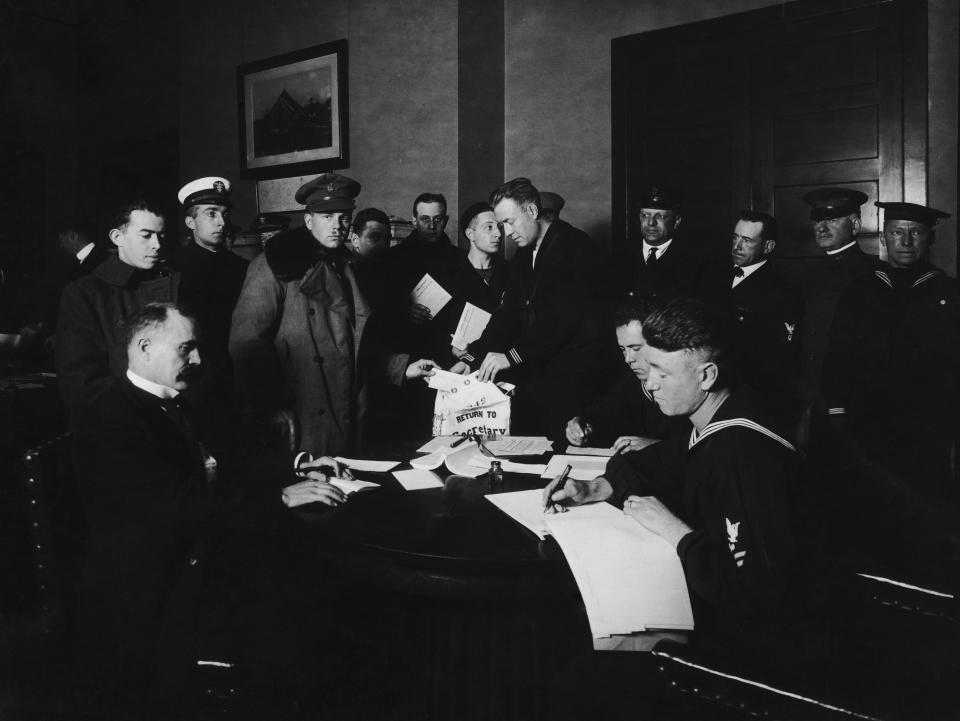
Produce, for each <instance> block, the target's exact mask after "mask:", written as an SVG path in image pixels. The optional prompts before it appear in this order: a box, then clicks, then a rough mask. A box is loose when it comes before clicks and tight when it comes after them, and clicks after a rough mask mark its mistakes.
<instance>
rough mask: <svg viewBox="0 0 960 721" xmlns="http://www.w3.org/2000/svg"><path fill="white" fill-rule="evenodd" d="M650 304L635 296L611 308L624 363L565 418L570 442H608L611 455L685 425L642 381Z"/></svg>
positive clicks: (647, 366)
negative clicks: (604, 389) (593, 395)
mask: <svg viewBox="0 0 960 721" xmlns="http://www.w3.org/2000/svg"><path fill="white" fill-rule="evenodd" d="M653 307H654V306H653V304H652V303H651V302H650V301H646V300H638V301H633V302H630V303H624V304H622V305H620V306H618V307H617V308H616V310H615V311H614V324H615V325H616V330H617V344H618V345H619V346H620V353H621V355H622V356H623V361H624V363H625V364H626V366H627V367H626V369H624V372H623V373H622V375H621V376H620V378H619V379H618V380H617V382H616V383H614V385H613V387H612V388H611V389H610V390H609V391H607V392H606V393H604V394H603V395H602V396H600V397H598V398H594V399H593V400H592V401H591V402H590V403H589V404H587V405H586V406H585V408H584V409H583V410H582V411H581V412H580V414H579V415H576V416H574V417H573V418H571V419H570V420H569V421H567V425H566V428H565V433H566V436H567V442H568V443H569V444H570V445H571V446H586V445H595V444H600V445H610V447H611V448H612V449H613V453H614V455H616V454H618V453H629V452H630V451H639V450H640V449H641V448H646V447H647V446H649V445H651V444H653V443H656V442H657V441H659V440H662V439H664V438H666V437H667V436H669V435H671V433H672V432H677V431H684V430H688V429H689V427H690V424H689V422H688V421H687V419H686V418H684V417H682V416H672V417H671V416H667V415H664V413H663V412H662V411H661V410H660V408H659V407H658V406H657V404H656V403H654V401H653V396H652V395H651V394H650V391H648V390H647V389H646V388H645V387H644V384H645V383H646V381H647V375H648V373H649V371H650V364H649V363H648V362H647V359H646V356H645V354H644V353H643V347H644V346H645V345H646V341H645V340H644V339H643V321H644V320H645V319H646V317H647V316H648V315H649V314H650V311H651V310H653ZM611 444H612V445H611ZM571 452H573V451H571Z"/></svg>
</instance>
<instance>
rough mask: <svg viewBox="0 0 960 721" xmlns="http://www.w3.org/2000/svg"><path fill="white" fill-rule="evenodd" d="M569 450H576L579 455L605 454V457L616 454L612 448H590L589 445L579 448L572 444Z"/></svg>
mask: <svg viewBox="0 0 960 721" xmlns="http://www.w3.org/2000/svg"><path fill="white" fill-rule="evenodd" d="M567 450H568V451H574V450H575V451H576V452H577V455H578V456H603V457H605V458H611V457H612V456H614V455H616V454H615V453H614V452H613V449H612V448H590V447H589V446H584V447H583V448H579V447H577V446H570V447H569V448H568V449H567Z"/></svg>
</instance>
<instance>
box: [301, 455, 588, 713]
mask: <svg viewBox="0 0 960 721" xmlns="http://www.w3.org/2000/svg"><path fill="white" fill-rule="evenodd" d="M410 455H412V454H410ZM394 457H397V456H394ZM408 457H409V456H408ZM407 467H408V465H407V464H406V463H404V464H402V465H401V466H398V468H397V469H403V468H407ZM397 469H395V470H397ZM434 472H435V473H436V474H437V475H438V476H439V477H440V478H441V479H442V480H443V487H442V488H432V489H425V490H418V491H406V490H404V489H403V488H402V487H401V486H400V484H399V482H398V481H397V480H396V479H395V478H394V477H393V475H392V474H390V473H384V474H372V473H356V475H357V477H358V478H362V479H364V480H371V481H374V482H376V483H379V484H380V485H381V487H380V488H379V489H374V490H368V491H361V492H358V493H355V494H353V495H352V496H351V497H350V498H349V500H348V501H347V502H346V503H344V504H343V505H342V506H340V507H338V508H336V509H328V508H326V507H321V506H319V505H318V504H313V505H311V506H306V507H302V508H300V509H296V511H295V513H296V515H297V517H298V521H299V523H298V526H299V529H298V530H299V540H300V542H301V543H303V544H304V548H305V549H306V550H307V552H308V553H311V554H316V555H318V556H320V557H322V558H323V559H324V561H325V562H326V563H327V564H329V568H330V569H331V571H332V573H333V574H334V575H335V576H336V577H337V578H338V579H340V580H339V583H340V584H341V588H349V589H350V593H349V596H350V598H351V603H352V604H355V605H354V607H353V608H352V609H351V612H355V613H356V614H359V615H361V616H365V617H366V618H367V619H372V622H371V625H370V626H369V631H370V634H371V636H374V638H372V639H371V638H368V639H367V642H370V643H373V644H374V645H376V646H378V647H379V648H381V649H387V651H386V656H387V658H388V659H390V660H391V665H394V662H395V664H396V667H397V668H399V669H401V672H402V673H403V674H404V678H405V679H406V681H404V682H403V683H402V685H403V686H404V687H407V686H410V687H414V688H416V689H418V690H419V692H416V693H414V694H413V696H411V697H407V698H406V699H405V701H406V702H408V703H410V704H411V708H410V709H409V710H410V711H411V712H414V713H416V714H417V715H418V716H419V717H421V718H437V719H447V718H458V719H468V718H477V719H489V718H498V719H509V718H516V719H531V718H538V717H542V716H543V715H544V713H545V709H546V707H547V706H546V703H547V700H548V694H549V693H550V692H551V689H550V684H551V682H552V680H553V679H554V678H555V676H556V674H557V673H558V672H559V671H560V670H561V669H562V668H563V667H564V666H565V665H566V663H567V662H568V660H569V659H571V658H573V657H575V656H577V655H582V654H585V653H590V651H591V650H592V643H591V635H590V631H589V627H588V624H587V619H586V614H585V612H584V609H583V604H582V601H581V600H580V595H579V592H578V590H577V588H576V584H575V582H574V580H573V577H572V575H571V574H570V571H569V569H568V567H567V564H566V561H565V560H564V557H563V553H562V552H561V551H560V548H559V547H558V546H557V545H556V543H555V542H554V541H553V540H552V539H549V538H548V539H547V540H546V541H540V540H539V539H538V538H537V537H536V536H535V535H534V534H532V533H530V532H529V531H528V530H527V529H525V528H524V527H522V526H521V525H519V524H518V523H516V522H515V521H513V520H512V519H511V518H509V517H508V516H507V515H505V514H504V513H502V512H501V511H500V510H499V509H498V508H496V507H495V506H494V505H493V504H492V503H490V502H489V501H487V500H486V499H485V498H484V496H485V495H486V494H488V493H491V492H506V491H517V490H526V489H530V488H539V487H541V485H542V480H541V479H540V478H539V477H538V476H533V475H520V474H511V473H507V474H504V475H505V478H504V482H503V483H502V484H497V485H496V486H493V487H491V485H490V483H489V482H488V480H487V478H486V476H485V475H481V476H480V477H479V478H470V477H467V476H457V475H452V474H448V473H446V468H445V466H441V467H440V468H439V469H437V470H436V471H434ZM358 599H359V600H358ZM358 606H359V607H362V608H358ZM354 618H355V617H354ZM360 625H363V624H362V623H361V624H360Z"/></svg>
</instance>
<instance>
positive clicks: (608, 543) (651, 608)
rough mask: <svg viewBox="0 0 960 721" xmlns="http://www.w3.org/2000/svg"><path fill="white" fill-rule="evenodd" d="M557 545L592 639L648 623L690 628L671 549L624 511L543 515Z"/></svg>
mask: <svg viewBox="0 0 960 721" xmlns="http://www.w3.org/2000/svg"><path fill="white" fill-rule="evenodd" d="M544 518H545V523H546V525H547V527H548V529H549V532H550V534H551V535H553V537H554V539H555V540H556V541H557V543H558V544H559V545H560V548H562V549H563V554H564V556H565V557H566V559H567V564H568V565H569V566H570V570H571V572H572V573H573V576H574V578H575V579H576V582H577V587H578V588H579V589H580V595H581V596H582V598H583V603H584V606H585V607H586V610H587V619H588V621H589V622H590V630H591V632H592V633H593V636H594V638H599V637H602V636H610V635H613V634H628V633H634V632H637V631H645V630H647V629H648V628H670V629H688V630H692V629H693V609H692V608H691V606H690V596H689V594H688V591H687V583H686V579H685V577H684V574H683V566H682V565H681V564H680V558H679V557H678V556H677V552H676V550H675V549H674V548H673V547H672V546H670V544H668V543H667V542H666V541H664V540H663V539H662V538H660V537H659V536H657V535H656V534H654V533H651V532H650V531H648V530H647V529H645V528H644V527H643V526H641V525H640V524H639V523H637V522H636V521H634V520H633V519H632V518H630V517H629V516H626V515H623V514H622V513H621V514H620V515H619V517H618V518H612V517H610V518H603V519H599V520H598V519H591V518H585V517H582V516H578V515H576V514H574V513H561V514H556V515H550V516H544Z"/></svg>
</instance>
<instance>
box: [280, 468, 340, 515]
mask: <svg viewBox="0 0 960 721" xmlns="http://www.w3.org/2000/svg"><path fill="white" fill-rule="evenodd" d="M297 475H298V476H300V477H301V478H304V479H305V480H303V481H300V482H299V483H294V484H293V485H291V486H287V487H286V488H284V489H283V503H284V505H286V506H287V507H288V508H294V507H295V506H302V505H303V504H305V503H314V502H320V503H323V504H326V505H328V506H339V505H340V504H341V503H343V502H344V501H346V500H347V496H346V494H345V493H344V492H343V491H341V490H340V489H339V488H337V487H336V486H334V485H333V484H332V483H330V480H329V479H331V478H345V479H352V478H353V474H352V473H350V469H349V468H347V467H346V466H344V465H343V464H342V463H340V461H338V460H337V459H336V458H331V457H330V456H321V457H320V458H314V459H311V460H308V461H305V462H303V463H300V464H299V465H298V466H297Z"/></svg>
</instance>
